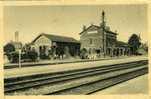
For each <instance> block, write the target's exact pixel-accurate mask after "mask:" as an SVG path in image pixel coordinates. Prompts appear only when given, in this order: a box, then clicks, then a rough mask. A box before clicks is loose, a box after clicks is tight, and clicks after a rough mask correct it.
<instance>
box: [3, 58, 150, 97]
mask: <svg viewBox="0 0 151 99" xmlns="http://www.w3.org/2000/svg"><path fill="white" fill-rule="evenodd" d="M147 64H148V61H147V60H143V61H137V62H131V63H123V64H115V65H110V66H100V67H93V68H85V69H79V70H70V71H65V72H57V73H47V74H38V75H32V76H25V77H17V78H9V79H5V80H4V82H5V84H4V87H5V88H4V92H5V94H9V93H13V92H16V91H25V90H26V89H30V88H36V87H40V86H44V85H48V84H49V85H55V84H56V85H57V84H58V83H66V82H70V81H73V80H78V79H83V78H86V77H93V76H98V75H105V74H106V75H107V74H108V73H111V72H117V74H116V75H113V76H112V75H111V76H108V77H105V76H104V78H99V79H98V80H95V81H93V82H88V83H84V84H79V85H75V86H70V87H68V88H67V87H66V88H62V89H57V90H53V91H51V92H49V93H44V94H47V95H48V94H68V93H70V92H73V93H75V91H73V90H77V89H79V88H82V87H84V86H85V87H86V86H88V85H91V86H92V85H93V84H94V83H97V82H103V81H104V80H109V79H111V80H112V79H115V78H116V79H117V78H119V77H123V75H126V74H127V75H126V76H124V78H126V77H127V76H128V74H129V75H130V74H131V75H132V74H133V75H135V76H128V78H126V79H122V80H121V79H119V80H117V81H118V82H116V83H119V82H122V81H125V80H128V79H131V77H132V78H134V77H136V76H139V75H142V74H145V73H147V66H146V65H147ZM130 69H133V71H131V70H130ZM124 70H129V72H125V73H124V72H123V73H121V74H118V71H124ZM134 71H136V72H134ZM137 72H138V73H137ZM107 85H108V86H109V85H110V84H107ZM111 85H112V84H111ZM111 85H110V86H111ZM104 87H105V85H104ZM104 87H103V88H104ZM100 88H101V89H102V87H100ZM84 89H85V88H83V90H84ZM96 89H97V88H96ZM96 89H94V90H95V91H96ZM80 90H82V89H80ZM94 90H93V91H94ZM81 93H83V92H81ZM81 93H76V94H81ZM89 93H92V91H91V92H89ZM89 93H84V94H89Z"/></svg>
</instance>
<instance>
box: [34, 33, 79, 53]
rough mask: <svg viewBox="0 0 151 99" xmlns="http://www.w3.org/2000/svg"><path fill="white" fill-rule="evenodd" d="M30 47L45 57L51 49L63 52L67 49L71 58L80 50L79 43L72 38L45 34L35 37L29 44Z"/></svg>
mask: <svg viewBox="0 0 151 99" xmlns="http://www.w3.org/2000/svg"><path fill="white" fill-rule="evenodd" d="M31 45H32V47H34V48H35V50H36V51H37V52H38V53H39V54H40V53H41V52H44V53H45V54H46V55H48V54H49V51H50V50H52V48H57V49H61V50H63V51H64V50H65V49H66V48H68V50H69V53H70V55H71V56H75V55H77V54H78V53H79V50H80V42H79V41H77V40H75V39H74V38H71V37H65V36H57V35H51V34H45V33H42V34H40V35H39V36H37V37H36V38H35V39H34V40H33V41H32V42H31ZM56 53H57V52H56Z"/></svg>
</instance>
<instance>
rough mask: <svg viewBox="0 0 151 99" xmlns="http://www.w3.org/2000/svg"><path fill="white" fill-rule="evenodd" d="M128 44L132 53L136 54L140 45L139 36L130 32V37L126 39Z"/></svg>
mask: <svg viewBox="0 0 151 99" xmlns="http://www.w3.org/2000/svg"><path fill="white" fill-rule="evenodd" d="M128 44H129V45H130V48H131V53H132V54H133V55H136V54H137V50H138V48H139V47H140V45H141V42H140V37H139V36H138V35H136V34H132V35H131V37H130V38H129V40H128Z"/></svg>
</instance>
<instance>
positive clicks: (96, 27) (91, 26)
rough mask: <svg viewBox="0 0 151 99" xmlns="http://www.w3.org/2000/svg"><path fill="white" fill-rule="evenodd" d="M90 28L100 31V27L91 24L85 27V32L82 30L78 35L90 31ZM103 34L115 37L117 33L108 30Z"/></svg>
mask: <svg viewBox="0 0 151 99" xmlns="http://www.w3.org/2000/svg"><path fill="white" fill-rule="evenodd" d="M90 28H95V29H100V28H101V27H100V26H97V25H94V24H91V25H90V26H89V27H87V28H86V29H85V30H83V31H82V32H80V33H79V34H82V33H84V32H85V31H87V30H88V29H90ZM105 32H107V33H111V34H115V35H117V33H115V32H112V31H109V30H105Z"/></svg>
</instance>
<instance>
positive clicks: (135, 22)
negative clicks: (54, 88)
mask: <svg viewBox="0 0 151 99" xmlns="http://www.w3.org/2000/svg"><path fill="white" fill-rule="evenodd" d="M103 10H104V11H105V20H106V22H107V25H108V26H110V29H111V30H112V31H113V32H114V31H116V30H117V33H118V36H117V37H118V38H117V39H118V40H120V41H124V42H127V41H128V38H129V37H130V36H131V35H132V34H133V33H135V34H140V36H141V39H142V41H143V42H146V41H148V38H147V36H148V35H147V5H145V4H144V5H143V4H141V5H66V6H65V5H35V6H5V7H4V38H5V42H4V43H5V44H6V43H7V42H10V41H11V40H14V38H15V35H14V33H15V31H19V41H21V42H22V43H29V42H31V41H32V40H34V39H35V38H36V37H37V36H38V35H39V34H40V33H48V34H55V35H63V36H68V37H73V38H75V39H77V40H79V39H80V35H79V33H80V32H81V31H82V27H83V25H86V26H87V27H88V26H90V25H91V24H96V25H99V24H100V23H101V13H102V11H103Z"/></svg>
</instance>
